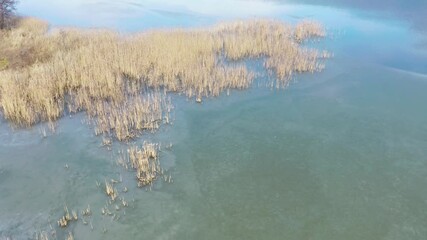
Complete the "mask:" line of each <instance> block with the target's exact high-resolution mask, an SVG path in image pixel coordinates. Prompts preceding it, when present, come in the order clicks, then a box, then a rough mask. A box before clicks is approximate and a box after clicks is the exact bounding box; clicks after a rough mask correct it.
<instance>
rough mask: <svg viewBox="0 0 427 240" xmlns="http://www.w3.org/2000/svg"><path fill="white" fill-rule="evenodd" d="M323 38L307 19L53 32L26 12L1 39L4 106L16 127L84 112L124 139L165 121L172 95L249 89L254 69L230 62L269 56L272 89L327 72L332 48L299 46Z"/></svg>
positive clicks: (102, 130) (99, 130) (107, 133)
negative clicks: (125, 31)
mask: <svg viewBox="0 0 427 240" xmlns="http://www.w3.org/2000/svg"><path fill="white" fill-rule="evenodd" d="M324 36H326V32H325V29H324V28H323V26H322V25H321V24H319V23H317V22H314V21H307V20H306V21H302V22H300V23H298V24H297V25H296V26H291V25H289V24H286V23H283V22H280V21H275V20H247V21H237V22H231V23H221V24H218V25H215V26H212V27H206V28H201V29H171V30H151V31H146V32H142V33H136V34H119V33H117V32H114V31H109V30H95V29H93V30H87V29H51V30H49V26H48V23H46V22H44V21H42V20H38V19H34V18H24V19H22V20H20V22H19V23H18V24H17V27H16V28H14V29H12V30H9V31H3V32H2V33H1V35H0V38H1V39H2V41H1V43H0V45H1V48H0V49H1V50H0V51H1V55H2V56H4V57H2V59H0V62H1V64H2V65H1V68H0V80H1V81H0V107H1V111H2V113H3V115H4V117H5V118H6V119H7V120H8V121H9V122H11V123H12V124H13V125H14V126H19V127H30V126H32V125H34V124H37V123H39V122H49V123H53V122H55V121H56V120H57V119H59V118H61V117H62V116H64V115H65V114H72V113H75V112H79V111H85V112H86V113H87V116H88V117H89V119H91V121H92V122H93V123H94V125H95V131H96V134H102V135H104V137H106V138H107V139H108V138H114V139H117V140H120V141H126V140H129V139H132V138H134V137H136V136H138V134H139V133H141V132H142V131H144V130H156V129H157V128H158V127H159V126H160V124H161V123H163V122H166V123H167V122H169V118H170V116H169V113H170V111H171V109H172V103H171V101H170V98H168V97H167V94H168V93H171V92H176V93H180V94H184V95H185V96H187V97H189V98H194V99H195V100H196V101H197V102H201V101H202V98H203V97H211V96H218V95H219V94H220V93H221V92H223V91H224V90H229V89H245V88H248V87H249V86H250V85H251V83H252V81H253V79H254V73H253V72H252V71H251V69H248V68H247V67H246V66H245V65H244V64H237V63H236V64H228V63H226V61H224V59H225V60H227V61H238V60H244V59H248V58H259V57H263V59H265V61H264V66H265V68H266V69H267V70H269V72H271V74H273V75H274V76H275V78H274V80H273V81H274V82H272V83H271V85H272V86H275V87H278V88H280V87H286V86H287V85H288V83H289V80H290V79H291V77H292V76H293V74H295V73H299V72H311V73H313V72H316V71H320V70H322V69H323V68H324V65H323V63H322V62H321V61H320V59H322V58H326V57H328V56H329V54H328V53H327V52H325V51H318V50H315V49H308V48H305V47H304V46H303V45H302V43H303V42H304V41H306V40H307V39H313V38H322V37H324ZM107 142H109V140H107Z"/></svg>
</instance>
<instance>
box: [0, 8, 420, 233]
mask: <svg viewBox="0 0 427 240" xmlns="http://www.w3.org/2000/svg"><path fill="white" fill-rule="evenodd" d="M215 2H216V4H213V3H212V1H208V0H205V1H174V3H173V4H171V3H169V2H168V1H160V2H159V1H133V2H130V1H129V2H124V1H122V2H120V1H119V2H117V1H114V2H113V1H102V2H100V1H92V2H88V1H84V2H79V1H72V2H70V1H56V2H55V3H47V2H46V3H44V2H43V1H37V4H36V1H26V2H22V3H21V5H20V8H19V10H20V11H21V12H23V13H25V14H29V15H36V16H39V17H43V18H45V19H47V20H49V21H50V22H52V24H53V25H54V26H63V25H78V26H82V27H111V28H116V29H119V30H121V31H138V30H143V29H147V28H155V27H176V26H179V27H194V26H204V25H210V24H213V23H215V22H218V21H223V20H231V19H237V18H238V19H241V18H251V17H254V16H255V17H272V18H278V19H283V20H285V21H289V22H291V23H295V22H296V21H298V20H299V19H302V18H312V19H316V20H319V21H322V22H323V23H325V25H326V26H327V28H328V30H329V33H330V37H328V38H327V39H325V40H322V41H321V42H319V43H310V45H312V46H314V47H317V48H321V49H327V50H329V51H332V52H333V53H334V55H335V56H334V58H332V59H330V60H328V61H327V68H326V70H325V71H324V72H322V73H319V74H315V75H310V74H303V75H298V76H296V78H295V81H294V82H293V83H292V84H291V85H290V87H289V88H288V89H286V90H271V89H266V88H258V87H256V86H254V87H253V88H251V89H249V90H246V91H232V92H231V95H230V96H226V95H223V96H221V97H219V98H215V99H209V100H207V101H205V102H204V103H203V104H201V105H198V104H195V103H193V102H191V101H187V100H186V99H185V98H183V97H179V96H174V98H175V101H174V103H175V121H174V124H173V125H171V126H165V127H163V128H162V129H161V130H160V131H159V132H158V133H156V134H151V133H150V134H146V135H145V136H144V137H143V138H142V139H141V140H140V141H143V140H145V139H151V140H153V141H158V142H161V143H162V144H164V145H166V144H169V143H173V144H174V146H173V149H172V150H163V151H162V153H161V157H162V159H161V161H162V164H163V166H164V167H165V168H166V169H168V170H169V171H170V173H171V174H172V178H173V183H166V182H164V181H157V182H156V184H155V185H154V186H153V189H152V190H151V191H147V190H146V189H137V188H136V182H135V180H134V178H133V173H129V172H126V171H123V170H122V169H121V168H120V167H118V166H116V164H115V158H116V155H117V154H116V152H115V151H107V150H106V149H105V148H101V147H100V144H101V140H100V139H99V138H97V137H95V136H94V135H93V131H92V129H91V127H90V126H88V125H85V124H82V121H84V115H83V114H78V115H76V116H72V117H71V118H69V117H65V118H64V119H62V120H61V121H59V129H58V133H57V134H55V135H52V136H49V137H48V138H45V139H42V138H41V137H40V133H39V128H40V127H35V128H34V129H31V130H15V131H13V130H11V129H10V127H9V125H8V124H7V123H6V122H2V123H1V125H0V195H1V197H0V239H2V238H4V239H7V237H11V238H12V239H28V238H32V236H33V233H34V232H35V231H42V230H49V221H51V223H52V227H53V228H56V229H57V227H56V220H57V219H58V218H59V217H60V216H61V214H62V211H63V210H62V208H63V205H64V204H67V205H68V206H69V208H72V209H78V210H82V209H83V208H84V207H85V206H86V205H87V204H90V205H91V208H92V210H93V212H94V214H93V217H92V222H93V226H94V229H93V230H91V229H90V227H89V226H85V225H83V224H82V223H81V222H79V223H77V224H73V225H72V226H71V227H70V228H69V229H67V230H65V231H63V230H60V229H57V230H58V231H57V234H58V238H59V239H61V238H64V236H65V234H67V231H68V230H69V231H72V232H73V233H74V236H75V238H76V239H118V238H122V239H145V238H152V239H298V240H301V239H325V240H326V239H328V240H333V239H337V240H342V239H349V240H350V239H355V240H356V239H357V240H360V239H367V240H369V239H372V240H378V239H387V240H389V239H396V240H398V239H399V240H400V239H408V240H409V239H425V238H426V237H427V224H426V223H427V188H426V187H425V186H426V184H427V111H426V108H425V103H426V102H427V95H426V94H425V93H426V91H427V76H426V73H427V66H426V62H427V61H426V60H427V51H426V48H425V45H423V44H422V43H423V41H424V40H423V39H425V36H424V35H423V32H422V30H420V28H417V27H414V26H415V25H416V21H412V20H411V19H407V18H403V17H401V16H402V15H399V14H390V16H387V17H384V12H390V13H393V12H394V11H391V10H387V9H386V10H381V9H379V8H378V7H375V8H372V9H367V7H364V6H361V5H357V4H356V3H354V2H351V1H347V2H349V4H339V5H338V4H336V3H333V2H326V1H325V2H322V6H315V5H301V4H297V5H295V4H289V3H283V2H277V1H274V2H258V1H250V2H244V1H219V2H217V1H215ZM395 2H396V3H400V4H404V3H403V2H398V1H394V2H393V3H395ZM310 3H311V4H313V2H310ZM405 3H406V2H405ZM47 5H51V6H50V7H49V8H45V7H46V6H47ZM208 6H214V7H213V8H210V7H208ZM394 6H396V5H394ZM391 8H393V6H392V7H391ZM395 8H396V7H395ZM40 9H45V10H44V11H39V10H40ZM94 9H96V10H97V11H94ZM236 9H239V11H236ZM240 9H241V10H240ZM405 9H406V8H405ZM381 11H382V12H381ZM415 12H417V11H414V13H415ZM120 147H124V146H117V145H116V148H120ZM65 165H68V166H69V168H68V169H67V168H65V167H64V166H65ZM120 175H121V176H122V178H123V183H121V184H119V185H118V187H122V186H127V187H128V188H129V192H128V193H126V194H123V196H124V197H125V198H126V199H127V200H128V201H129V203H130V207H129V208H127V209H125V210H124V211H123V210H120V211H118V212H117V214H120V215H121V216H122V217H121V219H119V220H118V221H115V220H114V221H112V220H111V217H103V216H102V215H101V213H100V209H101V208H102V207H103V206H104V205H105V202H106V197H105V196H104V193H103V191H102V190H101V189H99V188H97V186H96V184H95V182H96V181H104V179H111V178H115V179H118V178H119V176H120ZM104 228H105V229H108V231H107V232H106V233H103V229H104Z"/></svg>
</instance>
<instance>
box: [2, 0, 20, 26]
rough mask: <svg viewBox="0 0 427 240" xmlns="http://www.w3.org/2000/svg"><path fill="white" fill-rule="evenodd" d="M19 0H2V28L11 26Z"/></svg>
mask: <svg viewBox="0 0 427 240" xmlns="http://www.w3.org/2000/svg"><path fill="white" fill-rule="evenodd" d="M17 3H18V1H17V0H0V29H5V28H9V27H10V26H11V24H12V22H13V19H14V17H15V10H16V4H17Z"/></svg>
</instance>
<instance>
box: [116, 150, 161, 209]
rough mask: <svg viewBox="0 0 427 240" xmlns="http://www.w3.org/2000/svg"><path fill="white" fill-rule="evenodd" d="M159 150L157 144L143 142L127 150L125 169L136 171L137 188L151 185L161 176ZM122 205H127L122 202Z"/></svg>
mask: <svg viewBox="0 0 427 240" xmlns="http://www.w3.org/2000/svg"><path fill="white" fill-rule="evenodd" d="M159 150H160V147H159V145H158V144H154V143H148V142H144V143H143V145H142V146H141V147H138V146H131V147H129V148H128V149H127V152H126V155H125V158H126V159H127V161H126V163H125V166H126V169H128V168H130V169H134V170H135V171H136V178H137V180H138V186H139V187H144V186H147V185H150V184H152V182H153V181H154V180H155V179H156V178H157V176H158V175H160V174H161V172H162V170H161V167H160V161H159ZM122 158H123V157H122ZM126 191H127V189H126ZM122 204H123V205H127V203H126V202H122Z"/></svg>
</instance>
